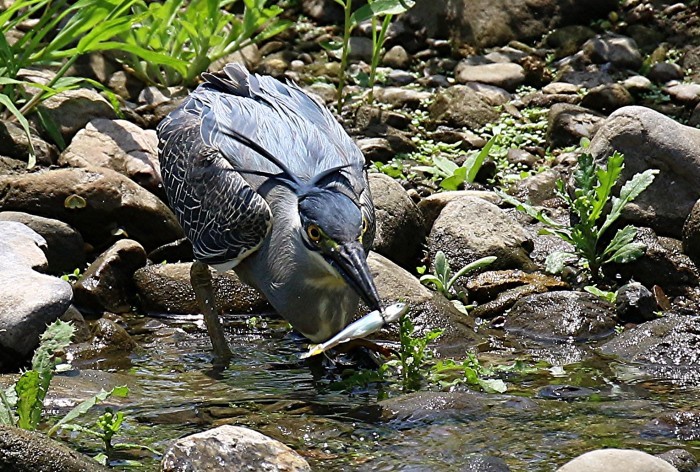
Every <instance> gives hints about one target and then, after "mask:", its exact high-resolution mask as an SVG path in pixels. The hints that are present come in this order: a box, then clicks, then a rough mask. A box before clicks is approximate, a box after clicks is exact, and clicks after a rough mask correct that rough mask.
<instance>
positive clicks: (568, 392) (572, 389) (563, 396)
mask: <svg viewBox="0 0 700 472" xmlns="http://www.w3.org/2000/svg"><path fill="white" fill-rule="evenodd" d="M594 394H595V391H593V390H591V389H590V388H586V387H577V386H573V385H547V386H546V387H543V388H541V389H540V390H539V391H538V392H537V396H538V397H540V398H546V399H547V400H567V401H571V400H583V399H586V398H589V397H591V396H592V395H594Z"/></svg>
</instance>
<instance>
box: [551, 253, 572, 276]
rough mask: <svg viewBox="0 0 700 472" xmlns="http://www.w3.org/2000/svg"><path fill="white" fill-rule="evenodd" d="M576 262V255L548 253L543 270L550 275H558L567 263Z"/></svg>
mask: <svg viewBox="0 0 700 472" xmlns="http://www.w3.org/2000/svg"><path fill="white" fill-rule="evenodd" d="M574 260H576V254H573V253H571V252H564V251H555V252H552V253H550V254H549V255H548V256H547V259H545V262H544V266H545V270H546V271H547V272H549V273H550V274H559V273H561V271H562V270H564V267H565V266H566V264H567V262H571V261H574Z"/></svg>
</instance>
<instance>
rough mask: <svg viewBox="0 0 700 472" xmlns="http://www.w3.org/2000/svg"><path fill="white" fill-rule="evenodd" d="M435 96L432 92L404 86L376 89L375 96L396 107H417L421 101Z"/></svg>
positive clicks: (381, 101)
mask: <svg viewBox="0 0 700 472" xmlns="http://www.w3.org/2000/svg"><path fill="white" fill-rule="evenodd" d="M432 97H433V94H432V93H430V92H424V91H422V90H413V89H407V88H403V87H382V88H378V89H376V90H375V91H374V98H375V100H377V101H378V102H380V103H386V104H389V105H391V106H392V107H394V108H411V109H415V108H418V107H420V106H421V103H422V102H424V101H426V100H429V99H431V98H432Z"/></svg>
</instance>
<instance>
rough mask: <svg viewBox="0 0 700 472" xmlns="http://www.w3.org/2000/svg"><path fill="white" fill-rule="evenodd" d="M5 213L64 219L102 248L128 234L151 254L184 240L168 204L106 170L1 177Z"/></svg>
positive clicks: (0, 201)
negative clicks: (153, 250) (164, 245)
mask: <svg viewBox="0 0 700 472" xmlns="http://www.w3.org/2000/svg"><path fill="white" fill-rule="evenodd" d="M0 210H14V211H24V212H27V213H32V214H36V215H40V216H44V217H47V218H54V219H57V220H60V221H64V222H66V223H68V224H69V225H71V226H73V227H74V228H76V229H77V230H78V231H80V233H81V234H82V235H83V238H85V240H86V241H87V242H89V243H91V244H92V245H93V246H95V247H98V248H99V247H104V246H106V245H108V244H110V243H111V242H112V241H114V239H116V237H115V236H116V235H120V234H122V235H123V234H124V233H126V235H127V236H128V237H129V238H131V239H134V240H136V241H138V242H139V243H141V244H142V245H143V246H144V247H145V248H146V249H147V250H151V249H153V248H156V247H158V246H160V245H162V244H166V243H169V242H172V241H174V240H177V239H179V238H182V237H183V234H182V229H181V228H180V225H179V224H178V223H177V220H176V219H175V215H173V213H172V212H171V211H170V209H168V207H167V206H166V205H165V203H163V202H162V201H161V200H159V199H158V198H157V197H156V196H154V195H153V194H151V193H150V192H148V191H147V190H145V189H143V188H142V187H140V186H139V185H137V184H136V183H134V182H132V181H131V180H129V179H128V178H126V177H124V176H123V175H121V174H120V173H118V172H115V171H112V170H110V169H104V168H99V169H98V168H90V169H56V170H47V171H43V172H37V173H32V174H27V175H4V176H0Z"/></svg>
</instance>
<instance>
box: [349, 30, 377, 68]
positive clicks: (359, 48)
mask: <svg viewBox="0 0 700 472" xmlns="http://www.w3.org/2000/svg"><path fill="white" fill-rule="evenodd" d="M349 57H350V60H356V61H365V62H366V63H370V62H371V61H372V40H371V39H370V38H365V37H364V36H351V37H350V54H349Z"/></svg>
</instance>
